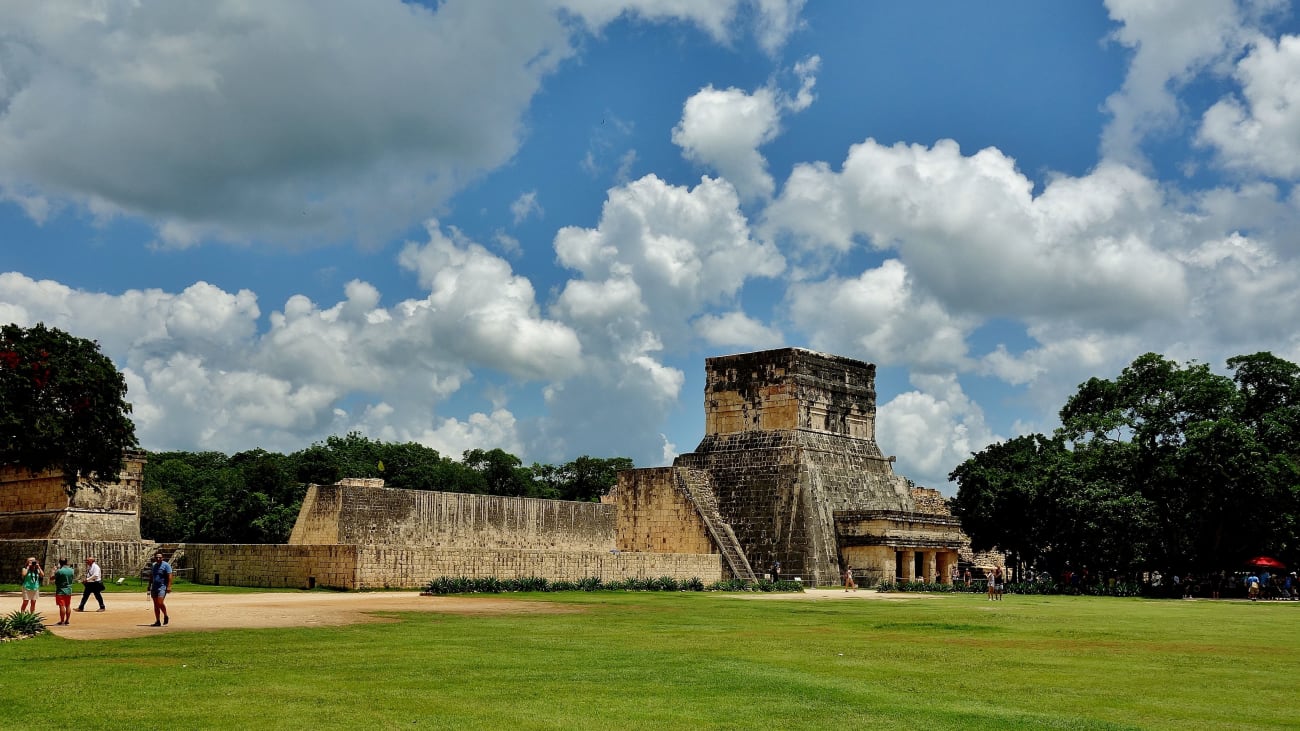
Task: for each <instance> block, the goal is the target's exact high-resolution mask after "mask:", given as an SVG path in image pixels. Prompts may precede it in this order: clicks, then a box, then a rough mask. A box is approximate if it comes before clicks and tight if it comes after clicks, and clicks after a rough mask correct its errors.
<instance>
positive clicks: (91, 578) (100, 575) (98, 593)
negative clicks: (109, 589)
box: [77, 556, 104, 612]
mask: <svg viewBox="0 0 1300 731" xmlns="http://www.w3.org/2000/svg"><path fill="white" fill-rule="evenodd" d="M81 584H82V587H83V588H82V590H81V605H80V606H78V607H77V611H78V612H84V611H86V600H88V599H90V597H91V595H94V597H95V601H97V602H99V611H101V612H102V611H104V593H103V592H104V572H103V570H101V569H100V568H99V563H98V562H97V561H96V560H95V557H94V556H89V557H87V558H86V575H85V576H83V577H81Z"/></svg>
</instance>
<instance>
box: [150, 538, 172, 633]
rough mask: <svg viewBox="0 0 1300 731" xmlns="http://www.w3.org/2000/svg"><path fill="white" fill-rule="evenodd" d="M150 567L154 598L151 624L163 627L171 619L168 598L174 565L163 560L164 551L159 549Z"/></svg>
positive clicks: (151, 595) (151, 591) (152, 595)
mask: <svg viewBox="0 0 1300 731" xmlns="http://www.w3.org/2000/svg"><path fill="white" fill-rule="evenodd" d="M149 569H150V571H149V596H150V597H151V598H152V599H153V624H152V625H150V626H152V627H161V626H163V625H165V624H167V623H168V622H169V621H171V618H170V617H168V616H167V603H166V600H167V595H168V594H169V593H171V590H172V565H171V564H169V563H167V562H166V561H164V560H163V555H162V551H159V552H158V553H155V554H154V555H153V563H152V564H151V565H150V566H149ZM160 617H161V621H160V619H159V618H160Z"/></svg>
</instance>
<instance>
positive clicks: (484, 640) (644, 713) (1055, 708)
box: [0, 593, 1300, 729]
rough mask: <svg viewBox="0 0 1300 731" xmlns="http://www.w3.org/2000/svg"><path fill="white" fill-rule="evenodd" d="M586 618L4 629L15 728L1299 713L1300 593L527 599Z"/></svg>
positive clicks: (916, 725)
mask: <svg viewBox="0 0 1300 731" xmlns="http://www.w3.org/2000/svg"><path fill="white" fill-rule="evenodd" d="M516 599H517V600H518V601H525V602H558V603H563V604H568V605H573V606H577V607H579V608H580V609H581V611H579V612H574V613H567V614H518V615H504V616H500V615H499V616H456V615H444V614H422V613H421V614H409V615H402V616H401V617H400V620H401V621H400V622H398V623H393V624H371V625H357V626H352V627H342V628H322V629H294V630H283V629H279V630H241V631H225V632H210V633H183V632H169V633H167V634H162V635H158V636H156V637H148V638H142V639H133V640H103V641H94V642H88V641H73V640H65V639H60V638H57V637H53V636H46V637H40V638H37V639H33V640H27V641H22V642H12V643H6V644H0V678H3V683H0V707H3V708H4V709H5V710H4V723H5V725H6V727H9V728H16V727H32V728H38V727H49V726H51V725H53V724H55V723H57V724H58V725H60V726H66V727H88V728H105V727H108V728H132V729H139V728H145V729H148V728H163V727H166V728H181V729H189V728H240V729H255V728H304V729H305V728H398V727H401V728H449V729H450V728H455V729H462V728H491V729H508V728H516V727H518V728H555V729H570V728H602V729H604V728H683V729H697V728H738V729H745V728H765V729H782V728H855V729H861V728H871V727H873V726H875V727H878V726H880V725H882V724H887V725H888V727H893V728H910V729H937V728H962V729H966V728H990V729H1006V728H1085V729H1100V728H1183V729H1185V728H1195V729H1204V728H1248V727H1260V728H1263V727H1284V726H1289V727H1293V728H1294V727H1296V726H1297V725H1300V710H1298V709H1297V705H1296V703H1297V698H1300V695H1298V694H1297V692H1296V689H1295V688H1296V682H1297V680H1298V679H1300V602H1296V603H1257V604H1251V603H1245V602H1206V601H1196V602H1182V601H1147V600H1139V599H1112V598H1090V597H1020V596H1011V597H1007V599H1006V600H1005V601H1003V602H1001V603H989V602H988V601H987V600H985V599H984V598H983V597H982V596H978V595H975V596H972V595H956V596H944V597H939V598H933V599H922V600H912V601H906V602H887V601H867V600H862V601H820V602H807V601H797V600H796V601H792V600H787V599H761V600H747V599H738V598H735V597H734V596H726V595H716V594H694V593H692V594H668V595H663V594H617V593H611V594H605V593H595V594H581V593H579V594H562V595H526V596H519V597H516Z"/></svg>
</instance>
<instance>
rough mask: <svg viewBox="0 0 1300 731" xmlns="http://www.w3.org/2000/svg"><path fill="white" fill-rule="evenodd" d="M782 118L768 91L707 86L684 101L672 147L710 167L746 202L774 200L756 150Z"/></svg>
mask: <svg viewBox="0 0 1300 731" xmlns="http://www.w3.org/2000/svg"><path fill="white" fill-rule="evenodd" d="M779 121H780V115H779V113H778V111H777V105H776V95H775V93H774V92H773V91H772V90H770V89H759V90H758V91H756V92H754V93H753V94H746V93H745V92H743V91H741V90H740V89H735V88H732V89H721V90H719V89H714V88H713V87H712V86H708V87H706V88H705V89H703V90H701V91H699V92H698V93H696V94H695V95H694V96H692V97H691V98H690V99H687V100H686V105H685V108H684V109H683V110H682V120H681V122H679V123H678V124H677V126H676V127H674V128H673V143H674V144H676V145H678V146H680V147H681V148H682V152H683V154H685V155H686V157H687V158H688V159H690V160H694V161H695V162H699V163H703V164H706V165H710V166H712V167H713V168H714V169H715V170H717V171H718V172H719V173H721V174H722V176H723V177H724V178H726V179H727V180H729V181H731V183H732V184H733V185H735V186H736V190H737V191H739V192H740V194H741V195H742V196H744V197H746V198H760V197H761V198H766V197H769V196H771V195H772V191H773V190H774V189H775V188H776V183H775V182H774V181H773V180H772V176H771V175H769V174H768V172H767V160H765V159H764V158H763V155H762V154H761V153H759V151H758V148H759V146H761V145H763V144H765V143H767V142H771V141H772V140H773V139H774V138H775V137H776V133H777V123H778V122H779Z"/></svg>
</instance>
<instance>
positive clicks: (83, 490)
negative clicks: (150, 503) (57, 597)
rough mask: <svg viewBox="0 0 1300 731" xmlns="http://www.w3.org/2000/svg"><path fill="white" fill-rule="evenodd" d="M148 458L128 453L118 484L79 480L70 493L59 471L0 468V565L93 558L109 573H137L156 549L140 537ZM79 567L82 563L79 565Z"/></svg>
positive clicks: (44, 563)
mask: <svg viewBox="0 0 1300 731" xmlns="http://www.w3.org/2000/svg"><path fill="white" fill-rule="evenodd" d="M144 465H145V455H144V453H143V452H127V453H126V454H125V455H124V456H123V463H122V471H121V472H120V473H119V474H118V479H117V481H116V482H108V481H100V480H94V479H91V478H89V477H84V476H83V477H79V478H78V479H77V481H76V483H75V484H74V485H73V486H72V487H71V488H69V486H68V485H66V484H65V483H64V480H63V473H62V472H61V471H58V470H49V471H44V472H38V473H32V472H30V471H28V470H25V469H22V468H18V467H12V466H5V467H0V566H12V567H17V566H20V565H21V561H22V560H23V559H24V558H26V557H27V556H36V557H38V558H40V559H41V562H42V564H43V565H44V566H46V567H47V568H49V567H52V566H54V565H55V562H56V561H57V560H58V557H59V556H63V555H67V556H71V557H76V558H77V559H81V558H84V557H85V556H95V557H96V558H98V559H99V562H100V565H101V566H102V567H103V568H104V570H105V572H106V573H109V574H111V575H122V574H114V573H112V572H115V571H121V572H133V571H135V570H136V569H138V568H139V567H140V566H142V565H143V563H144V561H145V560H146V557H147V556H148V555H150V554H149V551H150V550H151V549H152V547H153V544H152V543H150V542H147V541H144V540H142V539H141V537H140V495H141V488H142V486H143V484H144ZM77 565H80V564H77Z"/></svg>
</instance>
